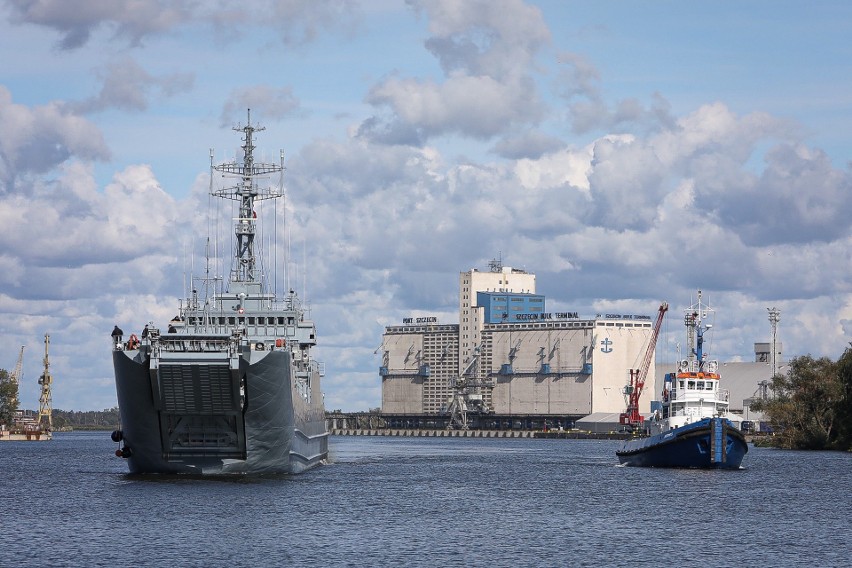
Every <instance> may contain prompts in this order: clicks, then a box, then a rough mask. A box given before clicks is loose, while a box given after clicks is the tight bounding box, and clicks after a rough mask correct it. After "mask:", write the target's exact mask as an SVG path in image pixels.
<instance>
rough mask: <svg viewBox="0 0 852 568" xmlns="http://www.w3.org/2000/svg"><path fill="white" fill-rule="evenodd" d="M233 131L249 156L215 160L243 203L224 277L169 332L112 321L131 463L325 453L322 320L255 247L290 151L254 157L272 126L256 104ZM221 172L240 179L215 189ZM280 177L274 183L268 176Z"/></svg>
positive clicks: (187, 468)
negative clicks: (259, 135)
mask: <svg viewBox="0 0 852 568" xmlns="http://www.w3.org/2000/svg"><path fill="white" fill-rule="evenodd" d="M234 130H236V131H238V132H241V133H242V136H243V146H242V148H243V158H242V162H238V161H236V160H234V161H233V162H228V163H223V164H217V165H214V164H213V163H212V156H211V166H210V167H211V172H210V173H211V195H213V196H215V197H220V198H223V199H230V200H234V201H236V202H237V203H238V207H239V209H238V214H237V215H238V216H237V218H236V219H235V220H234V235H235V243H234V245H235V246H234V250H235V254H234V258H233V259H232V261H233V264H232V267H231V270H230V277H229V279H228V282H227V285H226V286H225V287H224V289H221V290H220V289H218V288H217V289H215V290H213V291H212V292H209V293H208V292H205V294H204V296H205V297H201V298H200V297H199V295H198V293H197V292H196V290H194V289H193V290H192V291H191V292H190V295H189V298H188V299H187V300H186V303H185V305H184V304H182V305H181V306H180V309H179V314H178V315H177V316H176V317H175V318H174V319H173V320H172V321H171V322H170V324H169V327H168V329H167V330H166V331H165V332H161V330H159V329H157V328H155V327H153V326H146V331H145V332H143V334H142V337H141V338H139V337H136V335H131V336H130V337H129V338H128V339H127V340H126V341H125V338H124V337H123V336H122V335H123V334H122V333H121V330H119V329H118V328H117V327H116V329H115V330H114V331H113V363H114V366H115V382H116V390H117V394H118V404H119V410H120V413H121V429H120V430H116V431H115V432H113V440H114V441H116V442H119V443H120V444H121V447H120V448H119V449H118V450H117V451H116V455H118V456H120V457H123V458H126V459H127V463H128V466H129V468H130V472H131V473H193V474H229V473H249V474H253V473H299V472H301V471H304V470H306V469H308V468H311V467H313V466H316V465H318V464H320V463H322V462H323V461H324V460H325V459H326V457H327V455H328V431H327V429H326V423H325V409H324V404H323V395H322V392H321V390H320V377H321V375H323V374H324V373H323V369H322V365H321V364H320V363H319V362H318V361H316V360H315V359H314V358H313V356H312V354H311V349H312V348H313V347H314V346H315V345H316V342H317V339H316V337H317V334H316V327H315V325H314V323H313V322H312V321H311V320H310V319H308V318H307V317H306V316H307V313H306V310H305V307H304V306H303V304H302V301H301V300H300V298H299V297H298V295H297V294H296V293H295V292H294V291H292V290H290V291H289V292H288V294H287V295H286V297H285V298H284V299H283V301H281V300H279V299H277V298H276V297H275V293H274V291H272V290H270V289H268V286H267V285H266V284H265V276H264V274H263V273H262V271H261V270H260V268H259V266H258V264H259V263H258V257H256V255H255V244H256V243H255V234H256V233H257V231H258V224H259V221H258V219H257V216H256V214H255V203H256V202H259V201H262V200H267V199H277V198H280V197H282V196H283V179H282V177H283V171H284V164H283V161H284V160H283V153H282V154H281V159H280V163H278V164H275V163H272V164H268V163H258V162H255V161H254V156H253V151H254V135H255V133H256V132H258V131H261V130H264V128H261V127H259V126H257V125H252V124H251V114H250V113H249V114H248V121H247V123H246V125H245V126H238V127H236V128H234ZM214 172H216V173H218V174H221V176H222V177H223V178H225V179H226V181H230V182H232V183H233V185H231V186H229V187H225V188H223V189H216V190H214V189H213V185H212V183H213V182H212V179H213V174H214ZM273 175H277V176H278V177H279V182H278V185H277V186H273V185H268V186H267V185H265V184H266V181H265V180H266V178H269V177H270V176H273ZM261 182H262V183H263V184H264V185H260V183H261ZM207 280H213V286H214V287H216V281H215V279H207ZM207 284H209V282H207ZM219 286H221V284H219Z"/></svg>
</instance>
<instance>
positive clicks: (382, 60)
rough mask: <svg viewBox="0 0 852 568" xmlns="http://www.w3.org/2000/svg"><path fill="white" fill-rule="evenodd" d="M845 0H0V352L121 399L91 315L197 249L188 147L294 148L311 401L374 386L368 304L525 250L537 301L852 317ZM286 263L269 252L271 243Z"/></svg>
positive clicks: (724, 329) (801, 318)
mask: <svg viewBox="0 0 852 568" xmlns="http://www.w3.org/2000/svg"><path fill="white" fill-rule="evenodd" d="M849 37H852V4H850V3H848V2H845V1H840V0H838V1H835V2H831V1H826V2H819V3H817V4H813V5H810V4H808V3H803V2H798V1H774V0H773V1H768V0H766V1H756V2H726V3H718V2H713V3H696V2H678V1H660V2H620V1H608V0H602V1H598V2H580V1H568V0H547V1H545V0H542V1H528V2H523V1H521V0H500V1H494V0H468V1H465V2H459V1H456V0H410V1H403V0H363V1H358V0H327V1H321V0H281V1H278V2H275V1H271V0H243V1H242V2H240V3H234V2H226V1H224V0H217V1H212V0H211V1H208V2H196V1H191V0H133V1H130V0H127V1H121V0H116V1H113V2H103V1H101V0H74V1H67V0H4V1H3V2H2V3H0V242H2V249H0V334H2V340H0V367H3V368H6V369H9V370H11V369H12V368H13V367H14V365H15V361H16V358H17V354H18V350H19V349H20V346H21V345H26V351H25V361H24V384H22V385H21V399H22V405H23V407H25V408H37V405H38V402H37V401H38V386H37V384H36V379H37V378H38V376H39V374H40V372H41V358H42V353H43V337H44V334H45V332H49V333H50V334H51V350H50V358H51V370H52V372H53V375H54V377H55V384H54V392H53V404H54V408H61V409H64V410H99V409H103V408H110V407H113V406H115V405H116V399H115V387H114V384H113V377H112V363H111V357H110V347H109V332H110V330H111V329H112V326H113V325H114V324H116V323H117V324H119V325H120V326H121V327H123V328H124V329H125V331H126V332H128V333H129V331H131V330H141V328H142V326H143V325H144V324H145V323H146V322H147V321H148V320H152V321H154V322H155V323H156V324H159V325H161V326H162V325H165V322H166V321H167V320H168V319H169V318H170V317H171V316H173V315H174V314H175V312H176V307H177V305H178V301H179V300H178V299H179V298H181V297H184V292H183V291H184V289H185V281H186V278H187V276H186V274H187V266H188V264H191V262H190V261H189V260H187V259H191V258H193V257H194V256H196V255H197V258H201V257H203V255H204V251H203V241H204V236H205V235H206V226H207V225H206V214H207V211H208V209H209V201H210V200H209V199H208V196H207V192H208V184H209V179H208V165H209V153H210V149H211V148H212V149H214V154H215V156H216V158H217V159H221V160H225V159H228V158H230V157H233V155H234V152H235V149H236V147H237V146H238V143H239V139H238V137H237V136H236V135H235V134H234V132H233V131H232V130H231V127H232V126H234V125H235V124H236V123H237V122H239V121H243V122H244V121H245V116H246V114H245V113H246V108H248V107H250V108H251V109H252V118H253V120H255V119H256V120H257V121H259V122H260V123H261V124H262V125H263V126H265V127H266V130H265V131H264V132H263V133H261V135H260V137H259V139H258V152H260V153H261V154H262V155H263V156H265V157H267V158H270V157H275V156H277V155H278V150H279V149H283V150H284V151H285V153H286V162H287V174H286V181H285V186H286V191H287V203H286V207H287V218H288V221H289V224H288V226H287V228H286V229H285V228H283V227H279V232H280V233H281V234H280V235H279V236H281V237H282V238H283V236H284V235H285V234H286V235H288V236H289V238H290V242H291V251H292V253H291V263H290V264H291V267H290V271H289V274H290V277H289V278H290V281H291V283H292V282H294V281H295V282H298V285H297V289H299V290H300V291H301V292H303V293H304V294H306V295H307V298H308V299H309V300H310V302H311V306H312V316H313V318H314V319H315V320H316V322H317V327H318V329H319V333H320V343H321V345H320V347H319V348H318V356H319V358H320V359H322V360H323V361H324V362H325V364H326V377H325V384H324V390H325V392H326V406H327V407H328V408H330V409H334V408H342V409H343V410H349V411H355V410H365V409H367V408H371V407H376V406H379V404H380V400H381V383H380V380H379V377H378V372H377V369H378V366H379V364H380V359H379V355H377V354H375V353H374V351H375V350H376V348H377V347H378V346H379V345H380V343H381V335H382V331H383V328H384V326H385V325H392V324H399V323H401V321H402V318H403V317H408V316H412V315H435V316H438V318H439V320H440V321H441V322H444V323H456V322H457V321H458V316H457V311H456V310H457V307H456V306H457V304H456V302H457V287H458V273H459V272H460V271H465V270H469V269H470V268H474V267H476V268H479V269H486V268H487V263H488V261H489V260H490V259H492V258H494V257H497V256H501V257H502V259H503V262H504V264H506V265H511V266H516V267H521V268H525V269H526V270H528V271H531V272H535V273H536V274H537V278H538V292H539V293H542V294H545V295H546V296H547V297H548V307H549V308H552V309H553V310H554V311H555V310H559V309H567V310H570V311H578V312H579V313H580V314H581V315H583V316H593V315H594V314H596V313H600V312H613V311H618V312H622V313H628V312H629V313H646V314H649V315H651V314H653V313H654V312H655V311H656V308H657V306H658V305H659V303H660V301H661V300H667V301H668V302H669V303H671V305H672V307H673V313H672V317H670V318H669V319H668V323H667V324H666V326H665V327H666V331H667V333H666V335H665V336H664V337H663V338H662V339H661V342H662V345H661V347H660V349H659V351H660V353H661V355H662V356H664V358H668V359H669V360H671V358H673V357H674V354H673V353H674V345H676V343H677V342H678V341H681V340H682V336H681V330H682V325H681V309H682V308H684V307H685V306H686V305H688V304H689V302H690V300H691V299H692V298H693V297H694V295H695V290H696V289H698V288H701V289H703V290H704V293H705V298H706V299H709V301H710V303H711V304H712V305H713V306H714V307H715V308H716V310H717V315H716V321H715V334H714V338H713V343H712V345H711V349H712V351H713V353H714V355H715V356H716V357H717V358H719V359H722V360H752V359H753V354H752V353H753V343H754V342H756V341H768V340H769V337H770V327H769V322H768V318H767V308H768V307H773V306H774V307H777V308H779V309H780V310H781V323H780V326H779V335H778V338H779V340H780V341H782V342H783V344H784V351H785V355H787V356H793V355H799V354H806V353H811V354H813V355H817V356H822V355H826V356H829V357H832V358H836V357H838V356H839V355H840V354H841V353H842V351H843V349H844V348H845V346H846V345H847V344H848V342H849V340H850V331H852V285H851V284H850V278H849V267H850V244H852V232H850V219H852V171H850V153H851V151H850V147H852V146H850V141H852V135H850V132H852V42H850V41H849ZM282 273H283V270H282Z"/></svg>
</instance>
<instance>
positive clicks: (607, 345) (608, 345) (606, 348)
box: [601, 337, 612, 353]
mask: <svg viewBox="0 0 852 568" xmlns="http://www.w3.org/2000/svg"><path fill="white" fill-rule="evenodd" d="M601 345H603V347H601V352H603V353H612V341H610V339H609V337H607V338H606V339H604V340H603V341H601Z"/></svg>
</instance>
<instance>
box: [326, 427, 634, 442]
mask: <svg viewBox="0 0 852 568" xmlns="http://www.w3.org/2000/svg"><path fill="white" fill-rule="evenodd" d="M331 435H332V436H404V437H416V438H551V439H563V440H624V439H627V438H629V437H630V434H624V433H621V432H586V431H582V430H576V431H562V432H559V431H555V430H554V431H549V432H542V431H533V430H435V429H422V428H358V429H343V428H338V429H332V430H331Z"/></svg>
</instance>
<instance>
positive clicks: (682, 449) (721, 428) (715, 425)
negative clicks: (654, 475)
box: [616, 418, 748, 469]
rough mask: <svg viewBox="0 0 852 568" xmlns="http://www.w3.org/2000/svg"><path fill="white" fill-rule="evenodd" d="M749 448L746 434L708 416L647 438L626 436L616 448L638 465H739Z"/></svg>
mask: <svg viewBox="0 0 852 568" xmlns="http://www.w3.org/2000/svg"><path fill="white" fill-rule="evenodd" d="M746 452H748V444H747V443H746V440H745V437H744V436H743V434H742V432H740V431H739V430H738V429H737V428H736V427H734V426H733V425H732V424H731V423H730V422H729V421H728V420H726V419H724V418H705V419H703V420H700V421H698V422H694V423H692V424H687V425H685V426H681V427H680V428H675V429H674V430H669V431H668V432H663V433H661V434H656V435H654V436H649V437H646V438H636V439H633V440H627V441H626V442H625V443H624V445H623V446H622V448H621V450H619V451H617V452H616V455H617V456H618V460H619V462H620V463H622V464H623V465H626V466H636V467H680V468H700V469H739V467H740V464H741V463H742V461H743V457H745V454H746Z"/></svg>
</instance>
